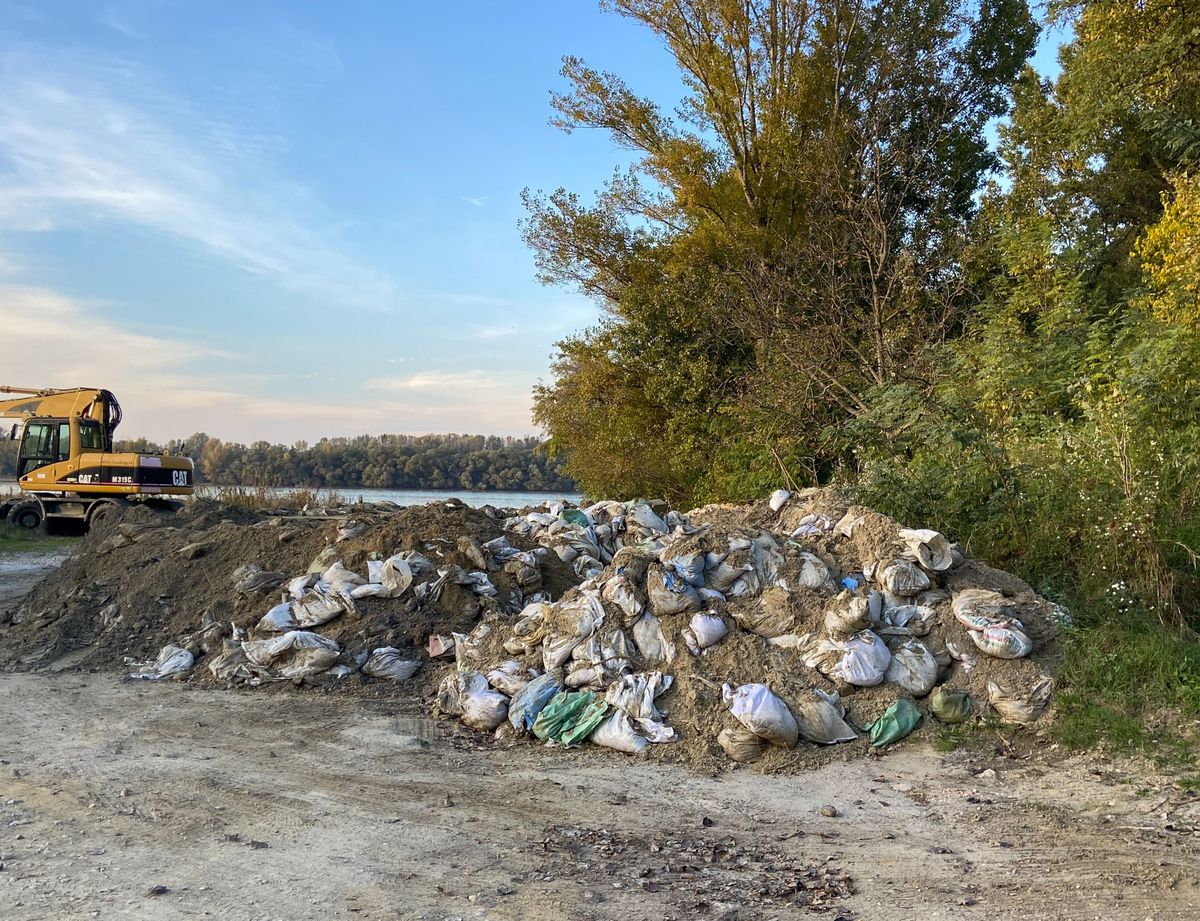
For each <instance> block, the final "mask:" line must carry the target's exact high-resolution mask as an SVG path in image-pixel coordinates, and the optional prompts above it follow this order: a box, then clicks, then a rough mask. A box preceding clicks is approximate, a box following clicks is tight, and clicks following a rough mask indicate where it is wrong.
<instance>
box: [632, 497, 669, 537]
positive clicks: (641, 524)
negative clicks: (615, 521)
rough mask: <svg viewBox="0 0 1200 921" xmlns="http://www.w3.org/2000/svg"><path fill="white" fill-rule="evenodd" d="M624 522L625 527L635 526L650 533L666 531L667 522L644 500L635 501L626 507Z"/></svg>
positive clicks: (664, 532)
mask: <svg viewBox="0 0 1200 921" xmlns="http://www.w3.org/2000/svg"><path fill="white" fill-rule="evenodd" d="M625 522H626V526H627V527H628V526H636V527H637V528H639V529H640V530H642V531H643V532H646V533H649V534H651V535H653V534H666V533H667V523H666V522H665V521H663V520H662V519H661V518H659V517H658V515H656V514H655V513H654V509H652V508H651V507H650V506H649V505H648V504H647V503H645V502H639V503H635V504H633V505H632V506H631V507H630V508H628V509H627V510H626V511H625Z"/></svg>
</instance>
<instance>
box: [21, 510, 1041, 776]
mask: <svg viewBox="0 0 1200 921" xmlns="http://www.w3.org/2000/svg"><path fill="white" fill-rule="evenodd" d="M1052 614H1053V611H1052V606H1051V605H1049V604H1048V603H1047V602H1046V601H1045V600H1044V599H1042V598H1040V597H1038V596H1037V595H1036V594H1035V593H1034V592H1033V591H1032V590H1031V589H1030V588H1029V586H1027V585H1026V584H1025V583H1023V582H1021V581H1020V580H1019V579H1016V578H1015V577H1013V576H1011V575H1008V574H1006V573H1003V572H999V571H997V570H993V569H990V568H989V567H987V566H985V565H983V564H981V563H980V562H978V561H976V560H972V559H969V558H967V557H966V556H965V555H964V554H963V553H962V552H961V550H960V549H959V548H958V547H956V546H954V545H952V544H950V543H949V542H948V541H947V540H946V538H945V537H944V536H943V535H941V534H938V533H936V532H934V531H929V530H921V529H906V528H904V527H902V526H901V525H900V524H899V523H897V522H895V521H893V520H892V519H890V518H887V517H886V516H883V515H881V514H878V513H876V512H873V511H871V510H869V509H866V508H861V507H857V506H853V505H851V504H850V503H849V502H848V501H847V500H846V499H845V498H844V497H843V496H841V495H840V494H838V493H837V492H834V491H831V490H806V491H803V492H800V493H798V494H796V495H794V496H793V495H791V494H789V493H787V492H786V491H782V490H781V491H779V492H777V493H775V494H774V495H772V496H771V497H770V499H769V500H767V501H763V502H758V503H753V504H751V505H744V506H707V507H704V508H700V509H695V510H693V511H691V512H689V513H687V514H680V513H679V512H676V511H670V510H668V509H667V508H666V506H665V504H663V503H648V502H644V501H634V502H613V501H608V502H599V503H596V504H593V505H590V506H588V507H586V508H574V507H571V506H570V505H567V504H564V503H554V504H550V505H546V506H541V507H538V508H533V509H526V510H524V511H522V512H519V513H518V512H516V511H513V510H507V511H499V510H495V509H487V508H485V509H471V508H469V507H467V506H465V505H463V504H462V503H460V502H457V501H453V500H451V501H448V502H438V503H431V504H430V505H427V506H421V507H410V508H403V509H401V508H398V507H395V506H392V507H388V506H385V505H379V506H367V505H361V506H355V507H353V508H348V509H340V510H336V511H335V512H334V513H331V512H330V510H314V511H312V512H309V511H306V510H300V511H297V510H287V509H279V510H275V511H274V512H272V513H270V514H263V513H254V512H248V511H242V510H237V509H230V508H228V507H225V506H220V505H218V504H216V503H212V502H203V501H198V502H194V503H192V504H191V505H190V506H189V508H188V509H187V511H185V512H183V513H181V514H179V515H177V516H174V517H170V516H167V517H164V516H161V515H156V514H154V513H152V512H149V511H147V510H142V509H139V510H136V511H134V512H132V513H130V514H128V515H127V516H126V517H125V518H124V520H122V521H121V522H119V523H118V524H117V525H115V526H114V527H110V528H108V529H107V530H104V531H100V532H98V533H96V534H93V535H91V536H89V537H88V538H87V539H86V540H85V542H84V545H83V548H82V551H81V552H80V553H79V554H78V555H76V556H75V557H74V558H72V559H71V560H69V561H68V562H67V563H66V564H65V565H64V566H63V568H62V569H61V570H60V571H59V572H57V573H55V574H54V575H53V576H51V577H49V578H48V579H47V580H45V581H44V582H43V583H42V584H41V585H39V586H38V587H37V588H36V589H35V590H34V592H33V593H31V595H30V596H29V597H28V598H27V599H26V600H25V602H24V603H23V604H22V606H21V608H20V609H19V610H18V611H17V612H16V614H15V615H14V616H13V617H11V620H10V623H8V624H7V625H0V627H3V631H2V632H0V661H2V662H4V663H6V664H8V665H9V666H14V667H26V668H28V667H38V666H41V665H46V664H49V663H51V662H57V663H60V664H61V663H64V662H66V663H74V664H78V665H93V666H100V667H106V668H111V667H113V666H114V665H117V664H123V665H124V667H125V672H126V674H129V675H131V676H133V675H136V676H137V677H138V678H142V679H161V678H170V679H175V680H191V681H197V680H199V681H218V682H223V683H226V684H235V685H237V684H242V685H261V684H270V683H273V682H282V681H294V682H302V683H315V684H323V685H332V686H341V687H352V688H363V687H368V688H380V687H386V688H392V689H394V690H395V691H396V692H398V693H400V692H403V693H406V694H407V695H408V696H410V697H414V698H420V699H423V700H425V701H427V702H428V703H429V704H430V706H431V707H433V708H434V709H436V710H437V711H438V712H440V713H442V714H444V715H447V716H451V717H454V718H456V719H459V720H461V722H462V723H463V724H464V725H465V726H468V727H471V728H472V729H476V730H481V731H488V732H495V733H497V734H499V735H501V736H504V735H509V736H522V735H527V736H528V737H530V738H531V739H537V740H541V741H543V742H547V743H552V744H561V745H578V744H584V743H587V744H594V745H598V746H603V747H608V748H613V749H616V750H618V751H620V752H625V753H629V754H638V753H642V752H648V753H652V754H654V755H655V756H656V757H661V758H668V759H676V760H687V761H689V762H691V763H698V764H703V763H708V762H711V764H712V765H713V766H717V765H719V764H722V763H723V764H728V763H729V762H730V761H731V760H732V761H735V762H747V761H757V762H760V763H761V764H762V765H763V766H764V767H765V768H766V769H776V768H782V767H786V766H788V765H792V764H798V763H801V762H811V761H813V760H821V759H825V758H829V757H837V756H839V755H837V754H831V753H834V752H837V753H842V752H848V751H852V750H857V751H866V750H867V749H868V748H869V747H870V746H872V745H874V746H883V745H887V744H891V743H893V742H896V741H899V740H900V739H902V738H904V737H905V736H907V735H908V734H909V733H911V732H913V731H914V729H916V728H917V727H918V726H920V725H926V726H928V725H932V724H934V723H935V722H939V721H940V722H946V723H953V722H961V721H964V720H968V719H975V718H978V717H980V716H984V717H991V718H998V719H1001V720H1004V721H1006V722H1010V723H1018V724H1028V723H1032V722H1034V721H1035V720H1037V719H1038V718H1039V717H1040V716H1041V715H1042V714H1043V712H1044V711H1045V710H1046V708H1047V707H1048V705H1049V702H1050V697H1051V693H1052V690H1053V678H1052V669H1051V667H1052V665H1053V663H1054V662H1055V661H1056V660H1057V657H1058V647H1057V642H1056V638H1055V626H1054V620H1053V616H1052ZM351 679H352V680H351Z"/></svg>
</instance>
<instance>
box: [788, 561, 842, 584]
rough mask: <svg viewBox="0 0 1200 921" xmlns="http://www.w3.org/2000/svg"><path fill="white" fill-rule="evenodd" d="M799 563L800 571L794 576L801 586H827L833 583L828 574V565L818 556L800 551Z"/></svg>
mask: <svg viewBox="0 0 1200 921" xmlns="http://www.w3.org/2000/svg"><path fill="white" fill-rule="evenodd" d="M800 563H801V565H800V573H799V575H798V576H797V577H796V581H797V584H798V585H800V586H801V587H802V588H827V587H829V586H830V585H832V584H833V580H832V578H830V575H829V567H828V566H826V565H825V561H824V560H822V559H821V558H820V557H819V556H815V555H814V554H812V553H801V554H800Z"/></svg>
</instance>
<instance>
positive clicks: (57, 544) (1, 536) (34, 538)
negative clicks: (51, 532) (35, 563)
mask: <svg viewBox="0 0 1200 921" xmlns="http://www.w3.org/2000/svg"><path fill="white" fill-rule="evenodd" d="M77 541H78V538H74V537H49V536H47V535H46V534H44V533H43V532H42V531H40V530H34V531H30V530H28V529H26V528H18V527H16V526H15V525H10V524H6V523H4V522H0V553H44V552H46V551H48V550H64V549H67V548H69V547H73V546H74V545H75V544H76V542H77Z"/></svg>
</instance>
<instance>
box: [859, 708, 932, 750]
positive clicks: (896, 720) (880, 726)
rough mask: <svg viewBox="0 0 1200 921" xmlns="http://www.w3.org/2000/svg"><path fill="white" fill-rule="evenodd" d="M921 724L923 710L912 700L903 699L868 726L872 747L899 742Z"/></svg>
mask: <svg viewBox="0 0 1200 921" xmlns="http://www.w3.org/2000/svg"><path fill="white" fill-rule="evenodd" d="M919 725H921V711H920V710H918V709H917V708H916V705H915V704H913V702H912V701H911V700H903V699H901V700H898V701H896V702H895V703H894V704H892V705H891V706H890V707H888V708H887V712H886V713H884V714H883V716H881V717H879V719H877V720H876V721H875V722H873V723H872V724H871V725H870V726H868V727H867V732H869V733H870V734H871V745H872V747H874V748H879V746H881V745H890V744H892V743H893V742H899V741H900V740H901V739H903V738H904V737H905V736H907V735H909V734H910V733H911V732H912V731H913V730H914V729H916V728H917V727H918V726H919Z"/></svg>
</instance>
